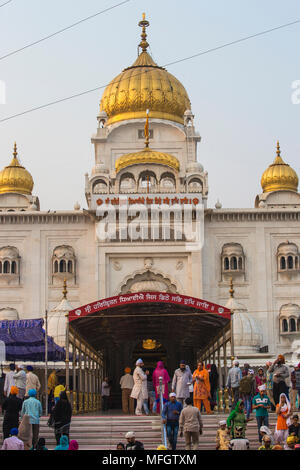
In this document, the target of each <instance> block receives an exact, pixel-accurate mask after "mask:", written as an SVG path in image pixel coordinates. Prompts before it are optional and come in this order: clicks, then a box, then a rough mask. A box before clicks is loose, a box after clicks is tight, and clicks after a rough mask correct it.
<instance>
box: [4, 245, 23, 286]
mask: <svg viewBox="0 0 300 470" xmlns="http://www.w3.org/2000/svg"><path fill="white" fill-rule="evenodd" d="M20 259H21V258H20V255H19V250H18V248H16V247H15V246H2V247H1V248H0V274H1V275H2V279H5V274H9V277H8V279H9V280H10V281H11V279H12V278H13V277H14V276H15V277H19V273H20Z"/></svg>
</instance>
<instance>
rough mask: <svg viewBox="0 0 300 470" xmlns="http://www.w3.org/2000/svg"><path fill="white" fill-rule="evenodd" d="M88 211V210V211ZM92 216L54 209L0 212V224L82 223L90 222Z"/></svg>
mask: <svg viewBox="0 0 300 470" xmlns="http://www.w3.org/2000/svg"><path fill="white" fill-rule="evenodd" d="M86 212H87V211H86ZM89 222H90V218H89V217H88V214H86V213H85V212H79V211H56V212H55V211H54V212H40V211H36V212H27V211H26V212H25V211H24V212H0V224H2V225H3V224H6V225H9V224H65V223H68V224H70V223H72V224H81V223H89Z"/></svg>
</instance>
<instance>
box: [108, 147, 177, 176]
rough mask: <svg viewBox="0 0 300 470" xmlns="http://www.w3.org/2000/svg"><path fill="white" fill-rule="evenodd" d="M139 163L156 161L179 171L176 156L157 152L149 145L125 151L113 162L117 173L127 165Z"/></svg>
mask: <svg viewBox="0 0 300 470" xmlns="http://www.w3.org/2000/svg"><path fill="white" fill-rule="evenodd" d="M140 163H156V164H159V165H166V166H169V167H171V168H174V170H176V171H179V161H178V160H177V158H175V157H173V156H172V155H170V154H168V153H163V152H157V151H155V150H152V149H150V148H149V147H145V148H144V149H143V150H141V151H140V152H135V153H127V154H126V155H122V157H119V158H118V159H117V160H116V163H115V168H116V172H117V173H118V172H119V171H120V170H123V168H126V167H127V166H131V165H138V164H140Z"/></svg>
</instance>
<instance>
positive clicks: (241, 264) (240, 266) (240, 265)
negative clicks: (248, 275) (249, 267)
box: [239, 257, 243, 270]
mask: <svg viewBox="0 0 300 470" xmlns="http://www.w3.org/2000/svg"><path fill="white" fill-rule="evenodd" d="M239 269H240V270H242V269H243V258H242V257H239Z"/></svg>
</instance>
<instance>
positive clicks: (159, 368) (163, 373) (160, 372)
mask: <svg viewBox="0 0 300 470" xmlns="http://www.w3.org/2000/svg"><path fill="white" fill-rule="evenodd" d="M159 377H162V378H163V383H162V391H163V400H164V403H165V402H166V401H168V400H169V391H168V383H169V382H170V381H171V379H170V377H169V374H168V371H167V369H165V366H164V363H163V362H162V361H158V363H157V365H156V369H154V371H153V374H152V380H153V387H154V391H155V398H156V403H157V408H156V411H157V413H159V412H160V402H159Z"/></svg>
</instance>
